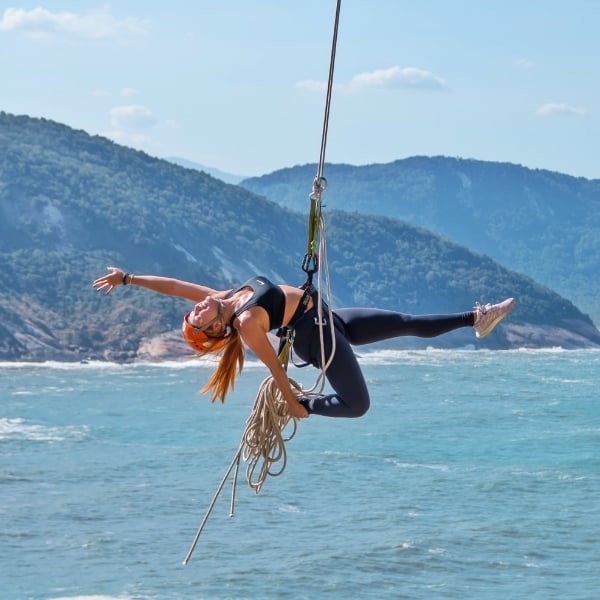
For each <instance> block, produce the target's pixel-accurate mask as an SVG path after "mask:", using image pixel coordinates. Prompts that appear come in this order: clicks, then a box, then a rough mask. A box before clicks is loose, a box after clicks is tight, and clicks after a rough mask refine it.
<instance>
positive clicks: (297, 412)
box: [287, 399, 308, 419]
mask: <svg viewBox="0 0 600 600" xmlns="http://www.w3.org/2000/svg"><path fill="white" fill-rule="evenodd" d="M287 407H288V412H289V413H290V416H291V417H294V419H306V418H307V417H308V411H307V410H306V408H304V406H302V404H300V402H298V400H296V399H294V400H287Z"/></svg>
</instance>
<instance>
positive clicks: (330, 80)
mask: <svg viewBox="0 0 600 600" xmlns="http://www.w3.org/2000/svg"><path fill="white" fill-rule="evenodd" d="M341 6H342V0H337V5H336V9H335V24H334V26H333V40H332V42H331V55H330V59H329V77H328V79H327V95H326V99H325V116H324V118H323V133H322V135H321V153H320V155H319V168H318V170H317V180H318V181H321V179H322V177H323V168H324V167H325V147H326V145H327V132H328V130H329V112H330V107H331V92H332V90H333V70H334V67H335V51H336V46H337V36H338V27H339V22H340V8H341Z"/></svg>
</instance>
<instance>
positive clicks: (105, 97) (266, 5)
mask: <svg viewBox="0 0 600 600" xmlns="http://www.w3.org/2000/svg"><path fill="white" fill-rule="evenodd" d="M334 14H335V0H302V1H299V0H296V1H292V0H255V1H252V0H245V1H243V0H211V1H205V0H188V1H184V0H169V2H166V1H162V2H161V1H155V2H149V1H146V0H119V2H114V3H113V4H112V5H111V4H102V3H98V2H90V1H88V0H72V1H66V0H65V1H58V0H52V1H46V2H44V0H36V1H34V2H24V1H20V2H12V3H11V2H10V0H9V1H7V2H2V5H1V7H0V77H1V83H0V85H1V87H0V90H1V93H0V110H4V111H6V112H9V113H13V114H26V115H31V116H35V117H44V118H48V119H52V120H56V121H59V122H61V123H65V124H67V125H69V126H71V127H74V128H76V129H83V130H85V131H87V132H89V133H91V134H99V135H104V136H107V137H109V138H111V139H113V140H114V141H116V142H118V143H120V144H123V145H126V146H130V147H134V148H137V149H141V150H144V151H146V152H148V153H149V154H151V155H153V156H159V157H168V156H177V157H181V158H186V159H188V160H191V161H195V162H198V163H201V164H203V165H206V166H209V167H215V168H218V169H221V170H223V171H228V172H231V173H235V174H238V175H260V174H263V173H268V172H271V171H274V170H276V169H279V168H283V167H288V166H293V165H297V164H304V163H309V162H310V163H314V162H317V161H318V158H319V149H320V142H321V129H322V124H323V111H324V106H325V87H324V85H325V82H326V79H327V74H328V69H329V55H330V49H331V38H332V32H333V21H334ZM599 25H600V0H570V1H569V2H566V1H564V0H519V1H516V0H485V1H482V0H419V1H417V0H342V7H341V19H340V29H339V36H338V45H337V58H336V70H335V78H334V79H335V87H334V91H333V98H332V104H331V116H330V125H329V135H328V141H327V154H326V160H327V161H328V162H336V163H349V164H356V165H361V164H370V163H384V162H391V161H393V160H396V159H400V158H405V157H407V156H413V155H428V156H434V155H446V156H459V157H463V158H475V159H480V160H489V161H503V162H512V163H517V164H522V165H524V166H527V167H530V168H542V169H549V170H553V171H559V172H562V173H567V174H570V175H575V176H581V177H587V178H593V179H598V178H600V156H599V155H600V152H599V150H600V125H599V120H600V69H599V66H600V35H598V27H599Z"/></svg>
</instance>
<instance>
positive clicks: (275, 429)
mask: <svg viewBox="0 0 600 600" xmlns="http://www.w3.org/2000/svg"><path fill="white" fill-rule="evenodd" d="M290 383H291V384H292V386H293V387H295V388H297V389H300V387H299V386H298V384H297V383H296V382H294V381H292V380H290ZM290 421H291V422H292V425H293V429H292V431H291V433H290V434H289V435H288V436H287V437H284V435H283V433H284V431H285V429H286V427H287V425H288V424H289V423H290ZM296 428H297V424H296V419H292V417H290V415H289V413H288V409H287V403H286V401H285V399H284V398H283V395H282V394H281V392H280V391H279V388H278V387H277V384H276V383H275V380H274V379H273V378H272V377H267V379H265V380H264V381H263V382H262V384H261V386H260V389H259V391H258V395H257V396H256V400H255V402H254V407H253V409H252V412H251V413H250V416H249V417H248V420H247V421H246V431H244V435H243V436H242V445H241V448H242V458H243V459H244V461H245V462H247V463H248V464H247V467H246V481H247V482H248V485H249V486H250V487H251V488H252V489H253V490H254V491H255V492H256V493H257V494H258V492H260V489H261V488H262V486H263V483H264V482H265V479H266V478H267V475H271V476H272V477H277V476H279V475H281V474H282V473H283V471H284V470H285V467H286V464H287V452H286V449H285V442H288V441H289V440H291V439H292V438H293V437H294V435H295V434H296ZM279 461H281V462H282V464H281V466H280V467H279V469H278V470H274V467H273V465H274V464H275V463H277V462H279ZM257 469H258V475H256V471H257Z"/></svg>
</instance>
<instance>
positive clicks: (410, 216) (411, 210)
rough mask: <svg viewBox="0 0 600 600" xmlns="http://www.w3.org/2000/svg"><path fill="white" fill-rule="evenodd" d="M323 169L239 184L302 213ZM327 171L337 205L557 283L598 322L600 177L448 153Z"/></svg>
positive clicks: (331, 202) (328, 197)
mask: <svg viewBox="0 0 600 600" xmlns="http://www.w3.org/2000/svg"><path fill="white" fill-rule="evenodd" d="M315 173H316V165H303V166H296V167H292V168H287V169H281V170H279V171H275V172H273V173H270V174H268V175H263V176H262V177H253V178H249V179H246V180H244V181H242V182H241V184H240V185H242V186H243V187H245V188H246V189H248V190H250V191H252V192H254V193H256V194H259V195H261V196H264V197H266V198H268V199H269V200H272V201H273V202H278V203H279V204H281V205H282V206H286V207H289V208H292V209H294V210H302V209H305V207H306V206H307V197H308V193H309V192H310V191H311V189H310V184H308V185H307V182H311V181H312V178H313V177H314V175H315ZM325 176H326V177H327V178H328V180H329V182H330V183H329V186H328V188H327V190H326V192H325V193H324V194H323V202H324V204H326V205H327V206H328V207H329V208H330V209H334V208H340V209H343V210H345V211H356V212H359V213H364V214H380V215H386V216H389V217H394V218H399V219H402V220H404V221H407V222H409V223H413V224H415V225H418V226H421V227H425V228H426V229H428V230H430V231H433V232H435V233H437V234H439V235H443V236H444V237H446V238H449V239H451V240H454V241H456V242H457V243H459V244H462V245H464V246H467V247H468V248H471V249H473V250H475V251H476V252H481V253H483V254H486V255H488V256H490V257H491V258H493V259H494V260H497V261H498V262H500V263H501V264H503V265H505V266H507V267H509V268H511V269H515V270H516V271H518V272H520V273H525V274H526V275H529V276H530V277H533V278H534V279H535V280H537V281H540V282H541V283H543V284H544V285H547V286H548V287H550V288H552V289H555V290H557V291H558V292H559V293H561V294H562V295H564V296H565V297H567V298H569V299H570V300H572V301H573V302H575V303H576V304H577V305H578V306H580V307H581V308H582V309H583V310H584V311H585V312H587V313H589V314H591V315H592V317H593V318H594V319H595V321H596V322H597V323H600V302H599V301H598V298H599V297H600V258H599V257H600V180H598V179H596V180H588V179H584V178H576V177H571V176H569V175H562V174H560V173H554V172H551V171H544V170H532V169H528V168H526V167H522V166H519V165H514V164H510V163H492V162H484V161H477V160H466V159H460V158H449V157H442V156H437V157H423V156H415V157H412V158H406V159H403V160H397V161H394V162H392V163H388V164H372V165H365V166H350V165H343V164H328V165H326V166H325Z"/></svg>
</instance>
